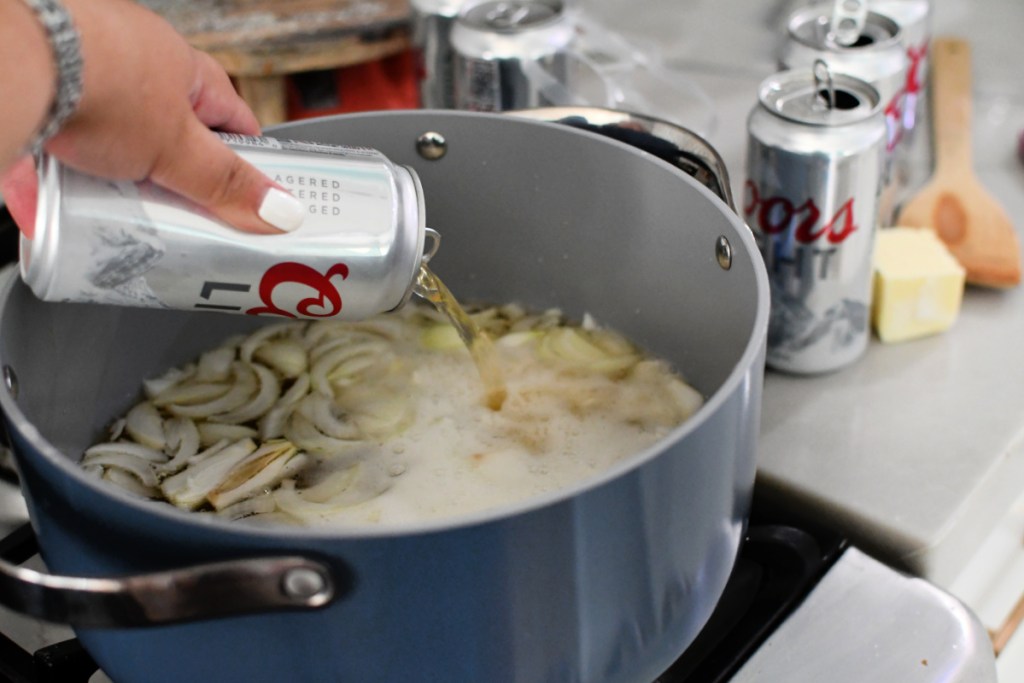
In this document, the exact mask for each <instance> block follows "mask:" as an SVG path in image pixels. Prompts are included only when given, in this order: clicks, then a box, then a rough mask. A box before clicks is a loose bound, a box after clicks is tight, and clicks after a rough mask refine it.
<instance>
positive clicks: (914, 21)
mask: <svg viewBox="0 0 1024 683" xmlns="http://www.w3.org/2000/svg"><path fill="white" fill-rule="evenodd" d="M868 7H869V8H871V9H872V10H874V11H875V12H878V13H879V14H881V15H883V16H887V17H889V18H890V19H892V20H893V21H895V22H896V23H897V24H898V25H899V27H900V34H901V35H902V45H903V49H904V51H905V52H906V55H907V80H906V87H905V90H906V95H905V100H904V103H903V129H904V131H906V133H910V132H911V131H913V130H914V126H915V125H916V124H917V119H918V117H919V116H920V115H921V113H922V110H923V108H924V102H925V87H926V85H927V83H928V45H929V43H930V42H931V20H932V8H931V0H870V1H869V2H868Z"/></svg>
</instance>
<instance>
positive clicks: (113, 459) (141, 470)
mask: <svg viewBox="0 0 1024 683" xmlns="http://www.w3.org/2000/svg"><path fill="white" fill-rule="evenodd" d="M83 462H84V463H85V464H86V465H89V466H94V465H102V466H103V467H105V468H111V467H116V468H118V469H121V470H124V471H125V472H130V473H131V474H133V475H135V477H136V478H137V479H138V480H139V481H141V482H142V483H143V484H144V485H145V486H151V487H152V486H156V485H157V477H156V472H154V471H153V466H152V464H151V463H150V462H147V461H146V460H143V459H142V458H137V457H135V456H134V455H129V454H128V453H118V452H107V453H98V454H95V455H93V456H91V457H89V459H88V461H83Z"/></svg>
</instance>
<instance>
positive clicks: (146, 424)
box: [124, 401, 167, 451]
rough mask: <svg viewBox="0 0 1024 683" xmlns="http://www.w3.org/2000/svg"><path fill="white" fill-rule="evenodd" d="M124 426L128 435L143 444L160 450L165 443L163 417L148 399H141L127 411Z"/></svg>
mask: <svg viewBox="0 0 1024 683" xmlns="http://www.w3.org/2000/svg"><path fill="white" fill-rule="evenodd" d="M124 427H125V431H126V432H128V436H130V437H131V438H133V439H135V440H136V441H138V442H139V443H141V444H142V445H144V446H149V447H150V448H154V449H156V450H158V451H162V450H163V449H164V446H165V445H166V443H167V442H166V439H165V437H164V419H163V418H162V417H161V416H160V411H158V410H157V409H156V406H155V405H153V404H152V403H150V402H149V401H143V402H142V403H139V404H137V405H135V406H134V407H133V408H132V409H131V410H129V411H128V414H127V415H126V416H125V425H124Z"/></svg>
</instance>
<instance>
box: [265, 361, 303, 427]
mask: <svg viewBox="0 0 1024 683" xmlns="http://www.w3.org/2000/svg"><path fill="white" fill-rule="evenodd" d="M309 387H310V381H309V374H308V373H305V372H304V373H302V374H301V375H299V376H298V377H296V378H295V382H293V383H292V385H291V386H290V387H288V390H287V391H286V392H284V396H282V397H281V398H280V399H279V400H278V401H277V403H275V404H274V406H273V407H272V408H271V409H270V410H268V411H267V412H266V413H264V414H263V417H261V418H260V432H259V434H260V438H261V439H263V440H264V441H266V440H268V439H276V438H277V437H279V436H281V435H282V434H284V427H285V424H286V422H287V421H288V416H289V415H291V414H292V410H293V409H294V408H295V404H296V403H298V402H299V399H301V398H302V397H303V396H305V395H306V394H308V393H309Z"/></svg>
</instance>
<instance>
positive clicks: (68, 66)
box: [24, 0, 82, 152]
mask: <svg viewBox="0 0 1024 683" xmlns="http://www.w3.org/2000/svg"><path fill="white" fill-rule="evenodd" d="M24 1H25V4H27V5H28V6H29V8H31V9H32V11H33V12H35V14H36V17H38V19H39V23H40V24H42V25H43V28H44V29H45V30H46V35H47V37H48V38H49V40H50V48H51V49H52V50H53V59H54V62H55V64H56V65H57V94H56V96H55V97H54V98H53V106H52V107H50V111H49V113H48V114H47V116H46V120H45V121H44V122H43V125H42V128H40V130H39V133H38V134H37V135H36V138H35V140H33V142H32V146H31V148H32V151H33V152H35V151H38V150H39V148H40V147H42V145H43V143H44V142H46V141H47V140H49V139H50V138H52V137H53V136H54V135H56V134H57V131H59V130H60V128H61V126H63V125H64V123H65V122H66V121H67V120H68V119H69V118H70V117H71V115H72V114H74V113H75V109H77V107H78V102H79V100H81V99H82V47H81V39H80V38H79V36H78V31H77V30H76V29H75V25H74V23H73V22H72V20H71V15H70V14H68V11H67V9H65V8H64V5H62V4H61V3H60V0H24Z"/></svg>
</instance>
